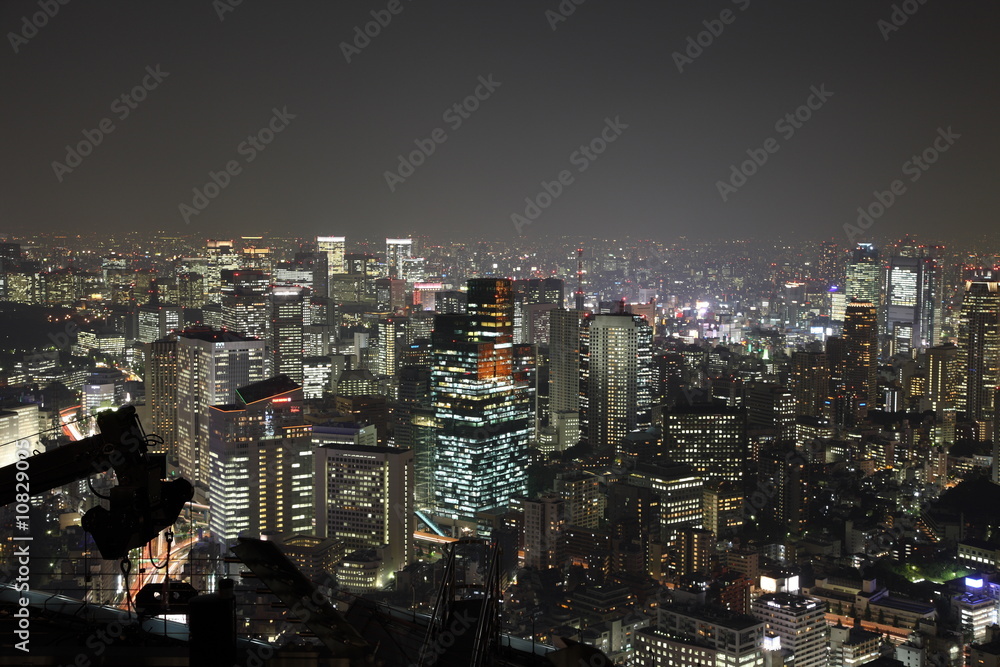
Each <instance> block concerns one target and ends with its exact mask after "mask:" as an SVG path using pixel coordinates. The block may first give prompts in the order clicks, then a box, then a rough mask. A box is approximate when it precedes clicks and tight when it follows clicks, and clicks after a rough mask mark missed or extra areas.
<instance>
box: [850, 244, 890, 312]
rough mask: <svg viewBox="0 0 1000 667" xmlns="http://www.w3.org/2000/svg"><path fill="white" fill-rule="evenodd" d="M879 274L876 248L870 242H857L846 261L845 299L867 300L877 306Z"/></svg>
mask: <svg viewBox="0 0 1000 667" xmlns="http://www.w3.org/2000/svg"><path fill="white" fill-rule="evenodd" d="M881 276H882V265H881V263H880V262H879V255H878V250H877V249H876V248H875V246H874V245H872V244H871V243H859V244H858V245H857V246H856V247H855V248H854V250H853V251H852V252H851V259H850V261H848V263H847V285H846V286H845V289H844V292H845V294H846V298H847V301H848V302H850V301H851V299H854V300H856V301H867V302H868V303H872V304H875V305H876V306H878V304H879V303H880V300H879V296H880V293H881V291H880V289H879V284H880V283H881Z"/></svg>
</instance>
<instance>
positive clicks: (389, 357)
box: [375, 317, 409, 378]
mask: <svg viewBox="0 0 1000 667" xmlns="http://www.w3.org/2000/svg"><path fill="white" fill-rule="evenodd" d="M408 325H409V319H408V318H406V317H386V318H383V319H381V320H379V321H378V348H377V350H378V351H377V352H376V355H375V374H376V375H385V376H389V377H393V378H394V377H395V376H396V374H397V372H398V371H399V367H400V365H401V361H402V357H403V349H404V346H405V345H406V342H407V333H408Z"/></svg>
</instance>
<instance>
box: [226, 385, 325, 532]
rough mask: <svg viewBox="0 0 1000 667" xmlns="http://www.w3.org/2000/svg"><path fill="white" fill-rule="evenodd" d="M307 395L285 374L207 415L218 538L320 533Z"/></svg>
mask: <svg viewBox="0 0 1000 667" xmlns="http://www.w3.org/2000/svg"><path fill="white" fill-rule="evenodd" d="M302 398H303V397H302V388H301V387H299V385H298V384H297V383H295V382H293V381H292V380H291V379H289V378H288V376H286V375H279V376H276V377H273V378H270V379H267V380H261V381H260V382H255V383H253V384H249V385H246V386H243V387H240V388H239V389H238V390H237V392H236V401H235V402H234V403H227V404H222V405H213V406H212V407H211V409H210V411H209V413H210V414H209V424H210V432H211V434H210V439H209V458H210V460H211V470H212V475H211V479H210V481H209V492H208V504H209V507H210V508H211V513H210V517H211V520H210V521H211V523H210V525H211V528H212V537H213V538H215V539H217V540H219V541H220V542H223V543H224V544H226V545H232V544H233V543H234V541H235V540H236V538H237V537H239V536H240V535H245V536H252V537H256V536H258V535H259V534H260V533H261V532H265V531H274V532H279V533H307V534H311V533H313V532H314V529H315V524H314V513H313V469H312V464H313V454H312V443H311V439H310V425H309V424H307V423H305V421H304V420H303V418H302Z"/></svg>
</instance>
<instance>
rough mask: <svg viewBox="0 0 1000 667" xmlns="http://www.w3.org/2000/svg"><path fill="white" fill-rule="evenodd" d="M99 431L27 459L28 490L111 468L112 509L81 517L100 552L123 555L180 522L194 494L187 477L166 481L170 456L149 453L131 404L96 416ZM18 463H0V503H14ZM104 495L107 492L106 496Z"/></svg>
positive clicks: (34, 491) (109, 557)
mask: <svg viewBox="0 0 1000 667" xmlns="http://www.w3.org/2000/svg"><path fill="white" fill-rule="evenodd" d="M97 426H98V428H99V429H100V434H99V435H92V436H90V437H88V438H84V439H82V440H78V441H76V442H73V443H70V444H68V445H64V446H62V447H58V448H56V449H52V450H49V451H47V452H42V453H40V454H35V455H34V456H30V457H28V458H27V459H25V460H26V461H27V463H28V468H27V470H28V473H29V491H28V492H29V494H30V495H37V494H39V493H43V492H45V491H49V490H51V489H54V488H57V487H60V486H64V485H66V484H71V483H73V482H77V481H80V480H83V479H87V478H88V477H90V476H91V475H94V474H97V473H102V472H106V471H107V470H108V469H113V470H114V471H115V475H116V477H117V478H118V485H117V486H115V487H113V488H112V489H111V494H110V496H109V497H108V500H109V501H110V509H107V508H104V507H100V506H98V507H94V508H92V509H90V510H89V511H88V512H87V513H86V514H84V516H83V520H82V522H81V523H82V525H83V529H84V530H86V531H87V532H88V533H90V534H91V535H92V536H93V538H94V542H95V543H96V544H97V548H98V549H99V550H100V552H101V557H102V558H104V559H106V560H117V559H120V558H124V557H125V556H126V555H127V554H128V552H129V550H130V549H134V548H136V547H141V546H144V545H145V544H146V543H147V542H149V541H150V540H151V539H153V538H154V537H156V535H157V533H159V532H160V531H161V530H163V529H164V528H166V527H167V526H170V525H173V523H174V522H175V521H177V517H178V516H179V515H180V513H181V510H182V509H183V508H184V504H185V503H187V502H188V501H189V500H191V498H193V497H194V488H193V487H192V486H191V483H190V482H188V481H187V480H185V479H175V480H170V481H167V480H165V477H166V475H167V472H166V455H165V454H155V453H150V452H149V442H150V436H147V435H146V434H145V433H144V432H143V430H142V426H141V425H140V424H139V418H138V417H137V416H136V413H135V408H134V407H132V406H131V405H126V406H124V407H121V408H118V409H117V410H114V411H111V410H108V411H105V412H100V413H98V415H97ZM16 473H17V464H11V465H9V466H6V467H4V468H0V505H7V504H10V503H12V502H14V500H15V498H16V495H17V491H18V490H21V491H23V484H22V485H21V489H17V488H16V486H15V479H16ZM102 497H103V496H102Z"/></svg>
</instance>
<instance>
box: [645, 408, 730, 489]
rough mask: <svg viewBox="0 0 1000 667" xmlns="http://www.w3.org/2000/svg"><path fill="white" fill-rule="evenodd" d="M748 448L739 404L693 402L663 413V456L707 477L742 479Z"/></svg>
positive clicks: (714, 478)
mask: <svg viewBox="0 0 1000 667" xmlns="http://www.w3.org/2000/svg"><path fill="white" fill-rule="evenodd" d="M747 450H748V447H747V433H746V414H745V412H744V411H743V410H742V409H741V408H729V407H722V406H716V405H711V404H699V403H696V404H693V405H678V406H676V407H675V408H673V409H672V410H670V411H669V412H664V413H663V451H664V454H665V455H666V458H668V459H670V460H673V461H678V462H681V463H687V464H688V465H690V466H691V467H692V468H694V469H695V470H697V471H698V473H699V474H700V475H701V476H702V477H703V478H704V479H705V480H706V481H723V482H732V483H735V484H740V483H742V481H743V476H744V464H745V462H746V459H747Z"/></svg>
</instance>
